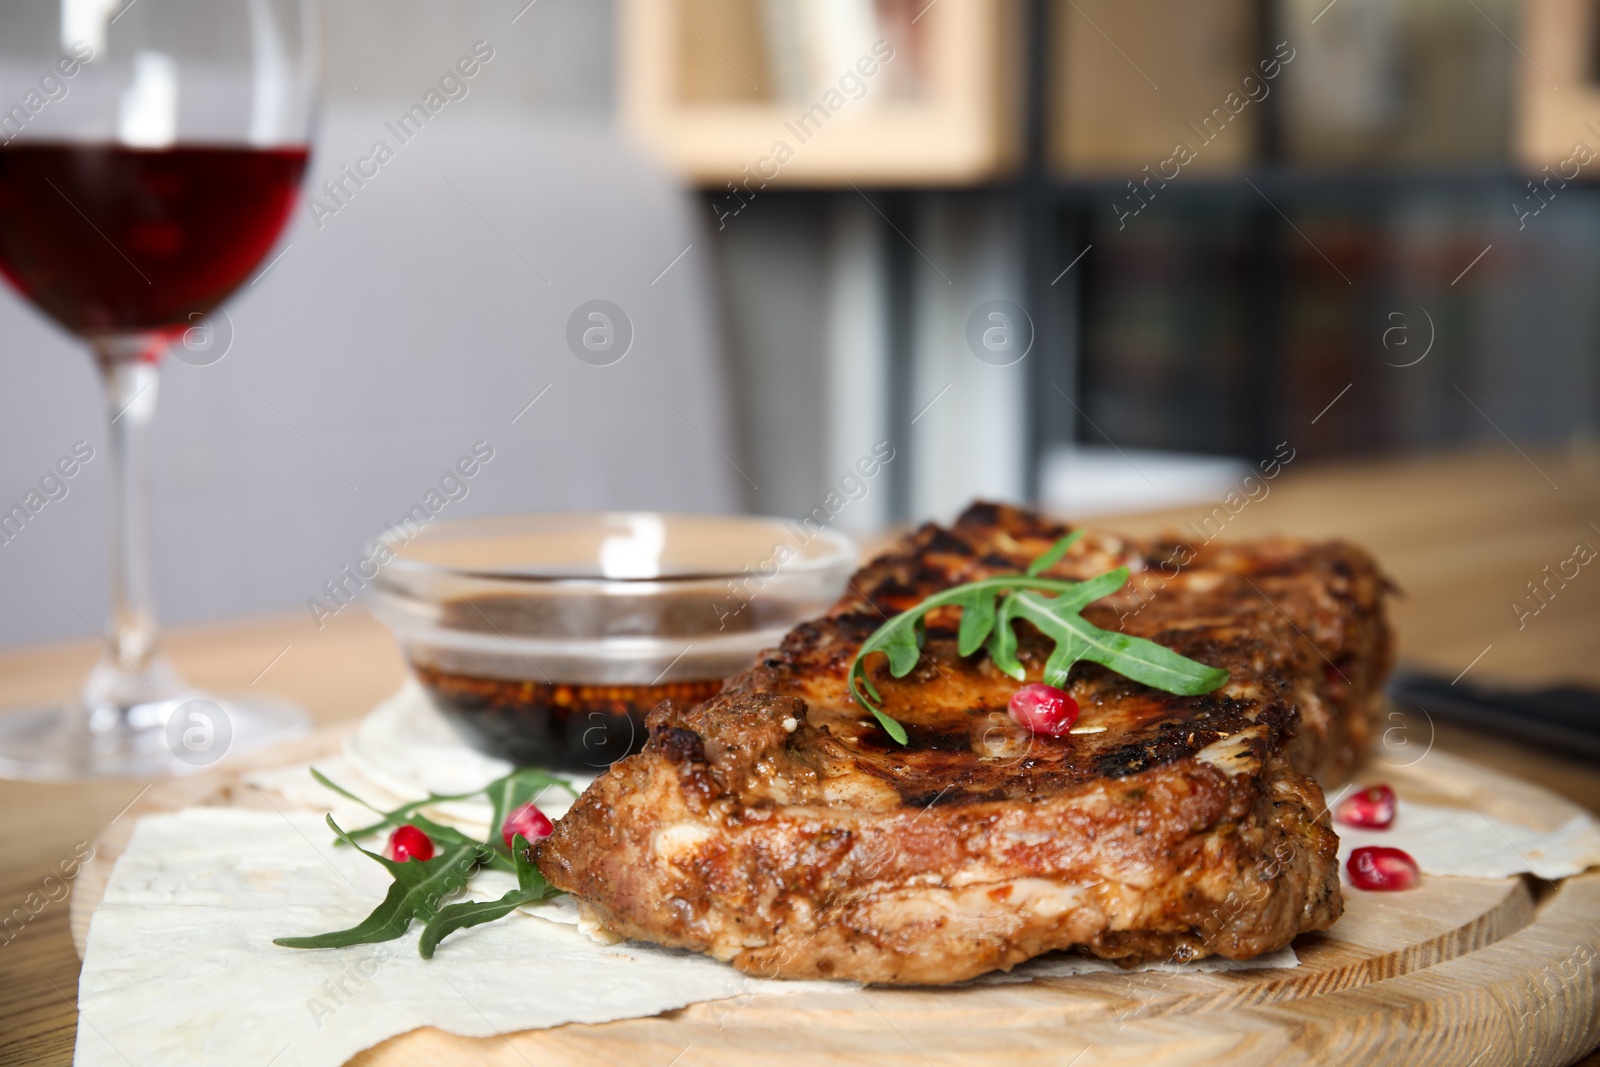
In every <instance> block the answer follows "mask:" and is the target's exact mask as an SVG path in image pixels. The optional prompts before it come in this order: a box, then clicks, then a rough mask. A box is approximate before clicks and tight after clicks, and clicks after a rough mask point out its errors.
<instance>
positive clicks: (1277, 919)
mask: <svg viewBox="0 0 1600 1067" xmlns="http://www.w3.org/2000/svg"><path fill="white" fill-rule="evenodd" d="M1065 532H1066V528H1065V527H1062V526H1059V525H1057V524H1054V523H1052V522H1050V521H1048V520H1046V519H1043V518H1041V517H1039V516H1037V515H1034V514H1032V513H1029V512H1025V511H1021V510H1018V509H1014V508H1006V507H1000V506H995V505H988V504H978V505H974V506H973V507H972V508H970V509H969V510H968V511H967V512H966V513H965V514H964V515H963V516H962V517H961V518H960V519H959V520H958V521H957V523H956V524H955V525H954V526H953V527H952V528H950V529H943V528H940V527H937V526H933V525H928V526H924V527H923V528H921V529H920V530H918V531H917V532H916V533H915V534H913V535H912V536H910V537H909V538H908V539H907V540H906V541H905V542H904V543H903V544H902V545H901V547H899V548H897V549H896V550H894V551H892V552H890V553H888V554H886V555H884V556H882V557H880V558H878V559H877V560H875V561H873V562H872V563H870V564H869V565H867V566H866V567H865V568H864V569H862V570H861V571H860V572H858V573H857V574H856V576H855V578H854V580H853V581H852V592H851V594H850V595H849V596H847V597H846V598H845V599H843V600H841V601H840V602H839V603H838V604H837V605H836V606H835V607H834V608H833V609H832V610H831V611H830V612H829V614H828V615H827V617H825V618H823V619H821V620H818V621H815V622H809V623H804V624H802V625H800V626H798V627H796V628H795V629H794V630H793V631H792V632H791V633H790V634H789V635H788V637H787V638H786V639H785V641H784V644H783V647H782V648H781V649H777V650H774V651H772V652H769V653H766V654H765V655H764V656H763V658H762V659H761V661H760V662H759V663H758V664H757V665H756V666H755V667H753V668H752V669H751V670H749V671H747V672H746V673H745V674H743V675H740V676H739V677H737V678H735V679H732V680H731V681H730V682H729V684H728V686H727V688H725V689H724V690H723V692H722V693H721V694H719V695H718V696H716V697H714V698H713V699H711V700H709V701H707V702H706V703H704V704H701V705H699V706H698V707H694V708H688V709H685V708H683V707H680V706H677V705H675V704H673V703H671V702H667V703H664V704H662V705H661V706H660V707H658V708H656V710H655V711H654V712H653V713H652V714H651V716H650V740H649V743H648V744H647V746H646V747H645V750H644V751H643V752H641V753H639V754H638V755H635V756H631V757H629V758H628V759H625V760H622V761H620V762H618V763H617V764H615V765H613V766H612V768H611V769H610V770H609V771H608V772H607V773H605V774H603V775H601V776H600V778H599V779H598V780H597V781H595V783H594V784H593V785H592V786H590V788H589V789H588V790H587V791H586V792H585V793H584V795H583V797H582V798H581V799H580V800H579V801H578V803H577V804H576V806H575V807H574V808H573V810H572V811H571V812H570V813H569V814H568V815H567V816H566V817H565V818H564V819H562V820H561V821H560V822H559V823H558V824H557V825H556V830H555V833H554V835H553V836H551V837H550V838H548V839H546V840H545V841H544V842H543V843H542V844H541V846H540V849H539V857H538V858H539V865H540V868H541V869H542V870H543V871H544V874H545V876H546V877H547V878H549V880H550V881H551V882H552V883H553V884H555V885H556V886H559V887H560V888H562V889H565V890H568V891H569V892H572V893H574V894H576V895H577V896H578V897H579V898H580V902H581V904H582V906H583V907H584V909H585V910H586V912H587V913H588V914H589V915H590V916H591V917H592V918H594V919H596V920H598V922H599V923H600V924H601V925H602V926H603V927H604V928H606V929H608V930H609V931H611V932H612V933H614V934H616V935H620V936H624V937H632V938H639V939H642V940H648V941H655V942H659V943H661V944H664V945H672V946H677V947H683V948H692V949H696V950H699V951H702V952H708V953H710V954H712V955H714V956H716V957H717V958H719V959H725V960H729V961H731V962H732V963H733V964H734V965H735V966H736V967H738V968H740V969H741V970H744V971H748V972H751V973H754V974H761V975H765V976H775V977H792V978H801V977H834V978H853V979H858V980H860V981H864V982H881V983H941V982H953V981H959V980H962V979H966V978H970V977H973V976H974V975H978V974H982V973H984V972H985V971H989V970H993V969H996V968H999V969H1009V968H1011V967H1013V966H1015V965H1016V964H1017V963H1020V962H1022V961H1023V960H1026V959H1028V958H1030V957H1032V956H1035V955H1038V954H1039V953H1042V952H1047V951H1050V950H1052V949H1064V948H1070V947H1078V948H1081V949H1083V950H1086V951H1088V952H1091V953H1093V954H1095V955H1097V956H1101V957H1104V958H1108V959H1117V960H1124V961H1129V962H1133V961H1141V960H1149V959H1175V960H1184V959H1195V958H1198V957H1201V956H1206V955H1211V954H1213V953H1215V954H1218V955H1221V956H1225V957H1228V958H1232V959H1247V958H1249V957H1252V956H1255V955H1258V954H1260V953H1262V952H1267V951H1271V950H1274V949H1277V948H1280V947H1282V946H1283V945H1285V944H1287V943H1288V942H1289V941H1290V940H1291V939H1292V938H1293V937H1294V936H1295V935H1296V934H1298V933H1300V932H1302V931H1306V930H1320V929H1325V928H1326V927H1328V926H1329V925H1331V924H1332V923H1333V922H1334V920H1336V919H1337V918H1338V917H1339V915H1340V913H1341V911H1342V910H1343V902H1342V899H1341V897H1340V894H1339V880H1338V872H1337V866H1336V856H1335V850H1336V847H1337V839H1336V838H1335V836H1334V834H1333V832H1332V830H1331V829H1330V822H1329V818H1328V813H1327V810H1326V806H1325V802H1324V800H1323V794H1322V791H1321V789H1320V788H1319V787H1318V785H1317V783H1316V782H1315V781H1314V780H1313V779H1312V777H1311V775H1313V774H1316V775H1321V776H1324V777H1325V778H1334V777H1340V776H1343V775H1344V774H1346V773H1347V772H1348V771H1349V770H1350V769H1351V767H1352V766H1353V765H1354V763H1355V762H1356V760H1357V759H1358V758H1359V756H1360V755H1361V753H1362V751H1363V748H1364V746H1365V744H1366V740H1367V738H1368V736H1369V735H1370V733H1371V731H1372V728H1373V724H1372V720H1373V717H1374V715H1375V713H1376V710H1375V709H1376V705H1377V701H1378V699H1379V694H1380V691H1381V685H1382V681H1383V678H1384V676H1385V674H1386V673H1387V671H1388V667H1389V660H1390V638H1389V633H1388V628H1387V625H1386V623H1385V621H1384V615H1383V603H1382V600H1383V595H1384V592H1385V590H1386V583H1385V581H1384V579H1383V577H1382V575H1381V574H1380V573H1379V572H1378V570H1377V567H1376V566H1375V564H1374V563H1373V561H1372V560H1371V559H1370V558H1369V557H1368V556H1367V555H1366V554H1365V553H1363V552H1361V551H1360V550H1358V549H1355V548H1353V547H1351V546H1348V545H1343V544H1337V543H1333V544H1308V543H1305V542H1300V541H1290V540H1272V541H1263V542H1255V543H1249V544H1235V545H1224V544H1214V545H1210V546H1194V545H1189V544H1185V543H1183V542H1180V541H1156V542H1149V543H1144V542H1135V541H1128V540H1123V539H1120V538H1116V537H1112V536H1109V535H1105V534H1093V533H1091V534H1089V535H1087V536H1086V537H1085V538H1084V540H1083V541H1082V542H1080V543H1079V545H1078V546H1076V547H1075V548H1074V549H1073V550H1072V552H1070V553H1069V554H1068V556H1067V557H1066V558H1065V559H1063V560H1062V561H1061V563H1060V564H1059V565H1058V566H1056V567H1055V568H1053V569H1052V570H1051V572H1050V573H1051V574H1052V575H1053V576H1059V577H1064V578H1087V577H1090V576H1092V575H1095V574H1098V573H1101V572H1103V571H1106V570H1109V569H1111V568H1113V567H1116V566H1120V565H1124V564H1126V565H1128V566H1129V567H1130V568H1131V569H1132V570H1133V572H1134V578H1133V580H1132V581H1131V582H1130V584H1129V586H1128V587H1127V588H1125V589H1124V590H1123V592H1122V593H1120V594H1118V595H1117V596H1116V597H1114V598H1110V599H1108V600H1105V601H1101V602H1100V603H1098V604H1096V605H1093V606H1091V607H1090V608H1089V609H1087V610H1086V611H1085V617H1087V618H1089V619H1090V620H1091V621H1092V622H1094V623H1096V624H1097V625H1099V626H1102V627H1105V628H1107V629H1119V630H1123V631H1125V632H1128V633H1134V634H1138V635H1140V636H1142V637H1147V638H1150V639H1152V640H1155V641H1159V642H1161V643H1162V644H1165V645H1168V646H1170V647H1172V648H1175V649H1177V650H1178V651H1179V652H1181V653H1183V654H1184V655H1187V656H1190V657H1192V658H1194V659H1198V660H1200V661H1202V662H1204V663H1207V664H1211V665H1214V666H1222V667H1226V668H1227V669H1228V670H1229V671H1230V672H1232V678H1231V680H1230V681H1229V683H1228V684H1227V685H1226V686H1224V687H1223V688H1222V689H1221V690H1218V691H1217V692H1215V693H1211V694H1208V695H1206V696H1201V697H1177V696H1171V695H1169V694H1166V693H1162V692H1158V691H1156V690H1152V689H1149V688H1147V687H1145V686H1143V685H1140V684H1138V683H1136V682H1132V681H1130V680H1128V679H1126V678H1124V677H1122V676H1120V675H1117V674H1114V673H1111V672H1110V671H1107V670H1105V669H1104V668H1101V667H1099V666H1096V665H1092V664H1079V665H1078V666H1077V667H1075V668H1074V669H1073V672H1072V680H1071V683H1070V685H1069V688H1070V690H1071V692H1072V694H1073V695H1074V697H1075V698H1076V699H1077V700H1078V702H1079V704H1080V705H1081V706H1082V708H1083V716H1082V718H1081V720H1080V721H1079V727H1080V728H1082V727H1104V730H1103V731H1102V732H1098V733H1089V734H1079V735H1074V736H1071V737H1067V738H1060V739H1057V738H1050V737H1043V736H1037V737H1036V736H1033V735H1030V734H1028V733H1027V732H1025V731H1023V730H1021V729H1020V728H1018V727H1017V726H1016V725H1015V724H1014V723H1012V722H1011V720H1010V719H1009V717H1008V716H1007V715H1006V711H1005V709H1006V704H1007V701H1008V700H1009V697H1010V694H1011V693H1012V691H1014V689H1015V688H1016V686H1017V683H1016V682H1014V681H1013V680H1012V679H1010V678H1007V677H1006V676H1004V675H1002V674H1000V673H999V672H998V671H996V670H995V669H994V668H993V666H992V665H991V664H990V663H989V661H988V658H987V656H986V655H984V654H983V653H982V652H979V653H977V654H976V655H973V656H970V657H966V658H961V657H959V656H958V655H957V654H956V652H955V649H954V624H955V622H956V619H957V616H955V615H954V614H951V615H950V616H949V617H948V618H940V617H937V616H934V617H930V620H929V632H928V642H927V647H926V653H925V655H924V657H923V660H922V662H920V663H919V664H918V666H917V667H916V668H915V669H914V670H913V671H912V673H911V674H910V675H908V676H907V677H906V678H903V679H893V678H890V677H889V676H888V671H887V667H886V666H885V665H883V664H874V665H873V666H872V677H873V680H874V684H875V685H876V686H877V687H878V689H879V691H880V692H881V693H882V694H883V695H884V698H885V702H886V708H887V710H889V712H890V713H891V714H893V715H894V716H895V717H896V718H897V719H899V720H900V721H901V722H902V723H904V724H906V726H907V729H908V732H909V734H910V744H909V746H907V747H906V748H901V747H899V746H898V745H895V744H894V743H893V742H892V741H890V740H889V739H888V738H887V737H885V735H884V734H883V733H882V731H881V730H879V729H878V728H877V726H876V725H875V724H874V723H873V722H872V721H871V720H870V719H866V718H865V716H864V714H863V713H862V712H861V710H860V709H859V708H858V707H857V706H856V705H854V703H853V702H852V701H851V700H850V697H849V694H848V691H847V689H846V683H845V673H846V670H847V669H848V666H849V663H850V660H851V658H852V657H853V656H854V654H855V650H856V649H857V648H858V647H859V645H860V643H861V642H862V641H863V640H864V639H865V638H866V637H867V635H868V634H870V633H871V632H872V630H873V629H875V628H876V627H877V626H878V625H879V624H880V623H881V622H882V621H883V620H884V618H886V617H887V616H888V615H892V614H893V613H895V612H897V611H901V610H904V609H906V608H909V607H911V606H912V605H913V604H915V603H917V602H918V601H920V600H921V599H922V598H923V597H925V596H926V595H927V594H929V593H931V592H934V591H937V590H939V589H943V588H947V587H948V586H950V585H952V584H956V583H958V582H964V581H969V580H972V579H974V578H979V577H984V576H987V575H990V574H994V573H1001V572H1008V571H1011V572H1014V571H1019V570H1021V569H1022V568H1023V567H1024V566H1025V565H1026V564H1027V562H1028V561H1030V560H1031V559H1033V558H1034V557H1035V556H1037V555H1038V554H1040V553H1041V552H1043V551H1044V550H1045V549H1046V548H1048V547H1049V545H1050V544H1051V543H1053V542H1054V540H1055V539H1056V538H1058V537H1060V536H1062V534H1064V533H1065ZM1018 630H1019V634H1020V635H1021V638H1022V640H1021V659H1022V661H1023V663H1024V664H1025V665H1026V666H1027V667H1028V668H1029V672H1030V680H1032V679H1036V678H1037V677H1038V672H1039V671H1040V669H1041V668H1042V666H1043V663H1044V659H1045V657H1046V655H1047V654H1048V652H1049V646H1048V643H1047V642H1046V641H1045V640H1044V639H1043V638H1042V637H1041V636H1040V635H1038V634H1037V633H1034V632H1032V631H1031V629H1030V628H1029V627H1027V626H1025V625H1023V626H1019V627H1018ZM877 658H879V659H881V657H877Z"/></svg>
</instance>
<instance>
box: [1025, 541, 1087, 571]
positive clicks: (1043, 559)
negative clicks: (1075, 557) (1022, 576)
mask: <svg viewBox="0 0 1600 1067" xmlns="http://www.w3.org/2000/svg"><path fill="white" fill-rule="evenodd" d="M1083 534H1084V531H1082V530H1073V531H1072V532H1071V533H1069V534H1067V536H1065V537H1063V538H1062V539H1061V540H1059V541H1057V542H1056V543H1055V544H1053V545H1051V546H1050V549H1049V551H1047V552H1045V554H1044V555H1042V556H1040V557H1039V558H1038V559H1036V560H1034V561H1033V562H1032V563H1030V564H1028V572H1027V573H1028V577H1029V578H1032V577H1035V576H1036V575H1040V574H1043V573H1044V572H1045V571H1047V570H1049V569H1050V568H1051V567H1054V566H1055V565H1056V564H1057V563H1060V562H1061V557H1062V556H1065V555H1066V554H1067V549H1069V548H1071V547H1072V546H1073V545H1075V544H1077V543H1078V539H1079V538H1081V537H1082V536H1083Z"/></svg>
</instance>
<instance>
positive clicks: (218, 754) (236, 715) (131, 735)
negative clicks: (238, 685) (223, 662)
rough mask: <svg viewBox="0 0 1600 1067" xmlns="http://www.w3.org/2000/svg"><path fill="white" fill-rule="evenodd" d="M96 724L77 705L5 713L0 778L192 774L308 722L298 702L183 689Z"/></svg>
mask: <svg viewBox="0 0 1600 1067" xmlns="http://www.w3.org/2000/svg"><path fill="white" fill-rule="evenodd" d="M119 718H121V720H122V721H121V722H118V723H116V724H114V725H109V724H108V725H107V726H106V727H105V728H98V729H97V728H96V724H95V722H94V719H95V716H94V715H93V714H89V715H85V714H84V713H83V709H81V708H74V707H57V708H40V709H34V710H29V711H18V712H7V713H0V778H13V779H22V780H26V781H40V782H69V781H79V780H83V779H88V778H156V777H165V776H169V775H181V774H193V773H195V772H196V771H202V770H205V769H207V768H208V767H210V766H212V765H213V764H215V763H217V762H218V761H219V760H222V759H223V758H224V757H226V756H229V755H231V754H235V753H240V752H247V751H249V750H251V749H258V748H263V747H265V746H267V745H271V744H274V743H276V742H279V741H285V740H288V739H289V738H291V737H295V736H298V735H300V734H303V733H305V732H306V731H307V730H309V729H310V720H309V719H308V718H307V717H306V714H305V713H304V712H303V711H301V710H300V709H299V708H298V707H296V706H295V705H294V704H291V703H290V702H288V701H286V700H280V699H278V698H275V697H271V696H262V695H256V694H251V695H250V696H248V697H223V696H214V695H211V694H207V693H200V692H185V693H183V694H181V695H179V696H176V697H174V698H172V699H169V700H159V701H152V702H151V703H148V704H140V705H136V706H134V707H132V708H127V709H124V710H123V714H122V716H120V717H119Z"/></svg>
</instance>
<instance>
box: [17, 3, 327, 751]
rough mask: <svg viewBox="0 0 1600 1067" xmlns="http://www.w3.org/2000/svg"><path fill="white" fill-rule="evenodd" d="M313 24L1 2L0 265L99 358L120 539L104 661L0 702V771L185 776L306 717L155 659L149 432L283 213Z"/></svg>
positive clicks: (310, 66)
mask: <svg viewBox="0 0 1600 1067" xmlns="http://www.w3.org/2000/svg"><path fill="white" fill-rule="evenodd" d="M316 33H317V25H316V11H315V7H314V0H273V2H271V3H261V2H260V0H139V2H138V3H136V4H133V3H130V4H125V5H117V4H112V5H104V4H66V3H62V2H61V0H5V2H4V3H3V4H0V275H3V276H4V278H5V279H6V280H7V281H8V282H10V283H11V286H12V287H14V288H15V289H16V290H17V292H19V293H20V294H21V295H22V296H23V297H24V298H26V299H27V300H28V301H30V302H31V303H32V304H33V305H34V306H35V307H37V308H38V309H39V310H40V311H42V312H43V313H44V314H46V315H48V316H49V317H50V318H51V319H53V320H55V322H57V323H58V324H59V325H61V326H62V327H64V328H65V329H66V330H68V331H70V332H71V333H72V334H74V335H75V336H77V337H78V338H80V339H81V340H82V341H84V342H85V343H86V344H87V346H88V347H89V348H90V350H91V351H92V352H93V354H94V357H95V363H96V365H97V367H98V368H99V370H100V374H101V378H102V380H103V382H104V384H105V394H106V395H105V399H106V413H107V419H108V421H107V432H106V438H105V450H104V451H105V455H106V459H105V460H104V461H103V462H104V464H105V465H106V467H107V468H109V469H108V471H107V478H108V481H109V483H110V489H111V507H110V511H109V514H110V520H111V523H110V525H111V544H112V553H111V587H112V588H111V616H112V617H111V621H110V625H109V627H108V628H107V629H106V630H104V631H102V636H103V637H104V638H105V642H106V646H107V648H106V653H105V655H103V656H102V657H101V659H100V662H99V663H98V664H96V666H95V667H94V669H93V670H92V671H91V672H90V674H89V678H88V680H87V681H86V682H85V684H84V686H83V689H82V692H81V693H80V695H79V697H78V698H77V699H76V700H71V701H67V702H65V703H64V704H62V705H60V706H57V707H54V708H43V709H34V710H28V711H21V712H10V713H4V714H0V775H3V776H9V777H21V778H35V779H70V778H84V777H97V776H102V775H137V776H141V777H145V776H151V775H157V774H165V773H177V772H184V771H188V770H191V769H195V768H198V767H204V766H207V765H209V764H210V763H213V762H215V761H216V760H217V759H219V758H221V757H222V756H224V755H226V754H227V753H228V752H229V751H239V750H243V749H245V748H249V747H254V746H256V745H259V744H263V743H266V742H268V741H273V740H277V739H280V738H283V737H286V736H289V735H291V734H293V733H297V732H299V731H301V730H303V729H304V728H305V726H306V720H305V717H304V715H303V714H302V713H300V712H299V710H298V709H296V708H294V707H293V706H292V705H288V704H286V703H285V702H283V701H281V700H277V699H275V698H272V697H270V696H267V695H264V694H261V693H259V692H257V691H252V692H251V694H250V695H249V696H248V697H242V698H231V697H221V696H215V697H213V696H210V695H208V694H205V693H201V692H198V691H196V690H195V689H194V688H192V687H190V686H188V685H186V684H184V682H183V681H182V680H181V679H180V678H179V677H178V675H177V673H176V671H174V670H173V668H172V667H171V665H170V664H169V663H168V662H167V660H166V658H165V657H164V656H163V655H161V653H160V648H159V642H158V628H157V626H156V614H155V606H154V588H153V586H154V582H153V579H152V573H151V568H150V560H149V556H150V529H149V519H148V496H149V493H148V481H149V478H148V458H149V457H148V444H149V428H150V423H151V418H152V416H153V414H154V410H155V400H156V394H157V391H158V389H157V385H158V380H159V371H160V362H161V360H160V357H161V355H162V354H163V353H165V352H166V351H168V349H169V347H170V346H172V345H173V344H175V343H176V342H177V340H178V338H180V337H182V338H183V343H184V344H185V346H189V345H190V337H191V331H192V330H193V329H194V328H195V327H196V326H199V325H202V324H203V317H204V316H205V315H206V314H207V313H208V312H210V311H212V310H213V309H214V308H216V307H217V306H218V305H219V304H221V303H222V302H223V301H224V300H225V299H227V297H228V296H229V294H231V293H233V292H234V291H235V290H236V289H238V288H239V287H240V286H241V285H242V284H244V283H245V282H246V281H247V280H248V279H249V278H250V276H251V274H252V273H253V272H255V271H256V270H258V269H259V268H260V265H261V263H262V261H263V260H264V259H265V257H266V256H268V255H269V254H270V253H271V251H272V247H273V245H274V244H275V243H276V242H277V240H278V237H279V234H280V232H281V231H282V229H283V227H284V224H285V222H286V221H287V220H288V217H289V215H290V213H291V212H292V210H293V208H294V204H295V202H296V199H297V196H298V190H299V185H300V180H301V178H302V176H303V175H304V173H305V169H306V160H307V155H308V149H307V145H308V143H309V141H310V132H311V121H312V113H313V109H314V104H315V96H316V82H317V70H318V66H319V64H320V62H321V58H320V56H321V53H320V52H319V51H318V50H317V46H316V44H315V43H314V37H315V35H316ZM12 99H16V100H19V101H21V103H20V104H19V105H18V106H17V107H11V109H10V110H9V111H7V110H5V108H7V107H10V103H11V101H12ZM197 320H199V321H197ZM208 332H209V331H203V332H202V335H205V334H206V333H208ZM9 341H10V338H6V337H0V346H4V345H6V344H7V343H8V342H9ZM191 351H193V349H191ZM224 351H225V350H224ZM196 365H197V366H204V365H205V364H204V363H198V364H196Z"/></svg>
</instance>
